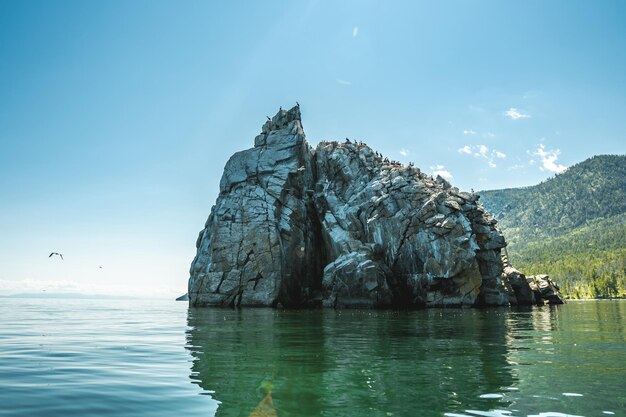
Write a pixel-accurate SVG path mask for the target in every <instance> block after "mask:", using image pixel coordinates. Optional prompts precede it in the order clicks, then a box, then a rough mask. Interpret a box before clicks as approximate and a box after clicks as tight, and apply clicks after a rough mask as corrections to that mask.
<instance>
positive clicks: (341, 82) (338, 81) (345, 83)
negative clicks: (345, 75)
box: [335, 78, 352, 85]
mask: <svg viewBox="0 0 626 417" xmlns="http://www.w3.org/2000/svg"><path fill="white" fill-rule="evenodd" d="M335 81H336V82H337V84H341V85H352V83H351V82H350V81H346V80H342V79H339V78H337V79H336V80H335Z"/></svg>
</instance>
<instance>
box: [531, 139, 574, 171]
mask: <svg viewBox="0 0 626 417" xmlns="http://www.w3.org/2000/svg"><path fill="white" fill-rule="evenodd" d="M560 154H561V150H560V149H551V150H546V147H545V146H544V145H543V144H541V145H539V147H538V148H537V150H536V151H535V152H533V153H532V155H534V156H538V157H539V159H540V160H541V167H540V168H539V169H541V170H542V171H543V170H548V171H552V172H557V173H561V172H564V171H565V170H566V169H567V167H566V166H564V165H561V164H557V163H556V160H557V159H558V158H559V155H560Z"/></svg>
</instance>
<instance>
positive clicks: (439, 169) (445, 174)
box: [430, 165, 453, 180]
mask: <svg viewBox="0 0 626 417" xmlns="http://www.w3.org/2000/svg"><path fill="white" fill-rule="evenodd" d="M430 169H431V170H432V176H433V177H436V176H437V175H439V176H441V177H442V178H445V179H447V180H451V179H452V178H453V177H452V174H451V173H450V171H448V170H447V169H446V167H445V166H443V165H435V166H431V167H430Z"/></svg>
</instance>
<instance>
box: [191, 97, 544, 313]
mask: <svg viewBox="0 0 626 417" xmlns="http://www.w3.org/2000/svg"><path fill="white" fill-rule="evenodd" d="M254 143H255V146H254V148H252V149H248V150H245V151H242V152H238V153H236V154H234V155H233V156H232V157H231V158H230V160H229V161H228V163H227V164H226V167H225V169H224V175H223V177H222V180H221V182H220V195H219V197H218V199H217V202H216V204H215V206H214V207H213V208H212V209H211V214H210V215H209V218H208V220H207V222H206V224H205V228H204V229H203V230H202V231H201V232H200V235H199V237H198V240H197V244H196V247H197V255H196V257H195V259H194V260H193V262H192V265H191V271H190V275H191V276H190V278H189V299H190V304H191V305H195V306H202V305H231V306H233V305H247V306H276V305H278V304H279V303H280V304H282V305H284V306H286V307H295V306H317V305H323V306H327V307H366V308H368V307H369V308H371V307H412V306H446V305H455V306H461V305H506V304H509V303H517V302H518V299H517V298H518V297H519V296H520V294H522V293H523V291H522V292H520V291H519V290H517V289H516V288H517V286H520V285H521V286H523V285H524V284H526V283H525V282H522V280H515V282H514V284H513V283H512V281H513V280H510V279H507V278H506V275H503V264H502V260H501V257H500V250H501V248H503V247H504V246H506V243H505V241H504V238H503V236H502V235H501V233H500V232H499V231H498V229H497V228H496V220H495V219H493V217H491V216H490V215H489V214H488V213H485V211H484V209H483V208H482V206H480V204H478V199H479V196H478V195H476V194H473V193H466V192H461V191H459V190H458V189H457V188H455V187H452V186H451V185H450V184H449V183H448V182H447V181H446V180H444V179H443V178H441V177H437V178H432V177H430V176H427V175H425V174H424V173H422V172H420V170H419V169H418V168H415V167H413V166H408V167H406V166H402V165H400V164H399V163H396V162H393V161H391V162H390V161H388V160H387V159H384V158H383V157H382V156H381V155H380V154H378V153H377V152H375V151H373V150H372V149H371V148H369V147H368V146H366V145H363V144H361V143H356V142H350V141H348V140H346V142H345V143H337V142H321V143H320V144H319V145H318V146H317V148H316V149H312V148H311V147H310V146H309V145H308V144H307V142H306V140H305V136H304V132H303V130H302V125H301V119H300V109H299V107H294V108H292V109H291V110H289V111H285V110H281V111H279V112H278V114H276V116H274V117H273V118H272V119H271V120H270V121H268V122H266V123H265V125H264V126H263V128H262V131H261V134H260V135H258V136H257V137H256V138H255V141H254ZM526 287H528V284H526ZM528 292H530V293H532V292H531V291H530V289H529V288H528ZM522 298H523V296H522ZM520 301H522V300H520ZM522 302H524V303H525V300H524V301H522Z"/></svg>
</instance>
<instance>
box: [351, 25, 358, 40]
mask: <svg viewBox="0 0 626 417" xmlns="http://www.w3.org/2000/svg"><path fill="white" fill-rule="evenodd" d="M358 35H359V27H358V26H355V27H353V28H352V37H353V38H356V37H357V36H358Z"/></svg>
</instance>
